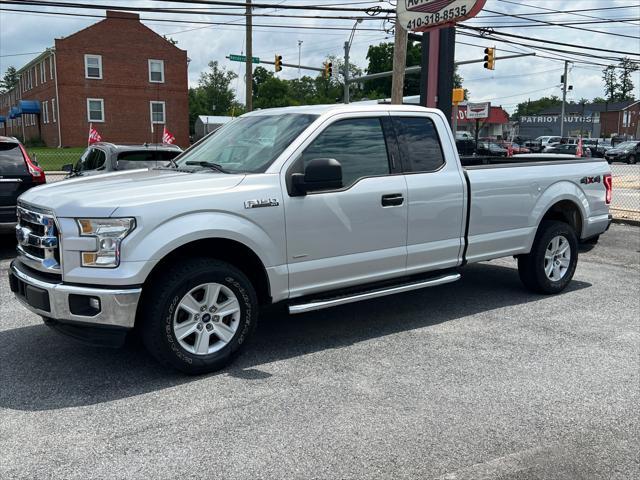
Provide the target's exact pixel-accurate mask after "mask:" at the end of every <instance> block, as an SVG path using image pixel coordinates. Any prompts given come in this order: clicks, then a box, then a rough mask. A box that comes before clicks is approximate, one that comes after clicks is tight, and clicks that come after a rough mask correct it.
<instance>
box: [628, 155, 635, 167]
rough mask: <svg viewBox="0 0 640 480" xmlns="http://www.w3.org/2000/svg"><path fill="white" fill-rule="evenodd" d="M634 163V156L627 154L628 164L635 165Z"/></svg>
mask: <svg viewBox="0 0 640 480" xmlns="http://www.w3.org/2000/svg"><path fill="white" fill-rule="evenodd" d="M635 164H636V156H635V155H629V165H635Z"/></svg>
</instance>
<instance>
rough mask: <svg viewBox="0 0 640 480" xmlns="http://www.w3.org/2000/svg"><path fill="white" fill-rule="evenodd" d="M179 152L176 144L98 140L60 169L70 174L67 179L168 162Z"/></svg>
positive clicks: (154, 165)
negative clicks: (122, 142)
mask: <svg viewBox="0 0 640 480" xmlns="http://www.w3.org/2000/svg"><path fill="white" fill-rule="evenodd" d="M181 153H182V149H181V148H180V147H178V146H176V145H166V144H146V143H145V144H143V145H116V144H113V143H107V142H98V143H94V144H92V145H91V146H89V147H88V148H87V149H86V150H85V151H84V152H83V154H82V156H81V157H80V159H79V160H78V161H77V162H76V164H75V165H73V164H68V165H64V166H63V167H62V170H64V171H65V172H68V173H69V175H67V178H71V177H84V176H90V175H99V174H102V173H108V172H115V171H120V170H134V169H137V168H152V167H158V166H166V165H168V164H170V163H171V161H172V160H173V159H174V158H176V157H177V156H178V155H180V154H181Z"/></svg>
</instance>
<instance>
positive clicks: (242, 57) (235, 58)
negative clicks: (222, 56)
mask: <svg viewBox="0 0 640 480" xmlns="http://www.w3.org/2000/svg"><path fill="white" fill-rule="evenodd" d="M228 58H229V60H231V61H232V62H246V61H247V56H246V55H229V57H228ZM251 58H252V60H251V61H252V62H253V63H260V58H259V57H251Z"/></svg>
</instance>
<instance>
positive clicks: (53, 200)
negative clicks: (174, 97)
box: [19, 169, 245, 217]
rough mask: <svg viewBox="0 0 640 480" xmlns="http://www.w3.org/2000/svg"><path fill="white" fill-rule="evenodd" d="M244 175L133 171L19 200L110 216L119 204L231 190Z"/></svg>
mask: <svg viewBox="0 0 640 480" xmlns="http://www.w3.org/2000/svg"><path fill="white" fill-rule="evenodd" d="M244 177H245V175H234V174H224V173H216V172H211V171H208V170H204V171H198V172H195V173H188V172H184V171H176V170H163V169H153V170H148V169H145V170H129V171H125V172H115V173H108V174H105V175H96V176H93V177H83V178H75V179H69V180H62V181H60V182H56V183H49V184H46V185H42V186H40V187H36V188H32V189H30V190H27V191H26V192H25V193H23V194H22V195H21V196H20V199H19V200H20V201H21V202H26V203H29V204H31V205H34V206H38V207H43V208H47V209H50V210H53V212H54V213H55V214H56V215H57V216H58V217H77V216H80V215H81V216H83V217H109V216H111V215H112V214H113V212H114V211H115V210H116V209H117V208H119V207H128V206H134V205H137V204H152V203H154V202H156V201H157V202H159V201H167V200H171V198H172V197H175V198H182V199H184V198H185V197H187V196H191V195H210V194H212V193H215V192H218V191H222V190H227V189H230V188H233V187H235V186H236V185H238V184H239V183H240V182H241V181H242V180H243V179H244Z"/></svg>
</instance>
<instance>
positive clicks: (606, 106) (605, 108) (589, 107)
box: [538, 100, 636, 115]
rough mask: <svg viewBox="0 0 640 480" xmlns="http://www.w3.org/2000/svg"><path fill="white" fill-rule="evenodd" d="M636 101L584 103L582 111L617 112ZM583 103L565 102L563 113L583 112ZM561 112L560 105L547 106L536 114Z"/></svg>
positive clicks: (558, 113) (589, 112)
mask: <svg viewBox="0 0 640 480" xmlns="http://www.w3.org/2000/svg"><path fill="white" fill-rule="evenodd" d="M634 103H636V101H635V100H626V101H624V102H605V103H585V104H584V113H585V114H587V115H588V114H591V113H595V112H619V111H621V110H624V109H625V108H627V107H629V106H630V105H632V104H634ZM582 109H583V105H582V104H580V103H567V105H566V108H565V113H567V114H569V113H580V114H582V112H583V110H582ZM560 112H562V106H561V105H558V106H555V107H549V108H547V109H545V110H543V111H542V112H540V113H539V114H538V115H560Z"/></svg>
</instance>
